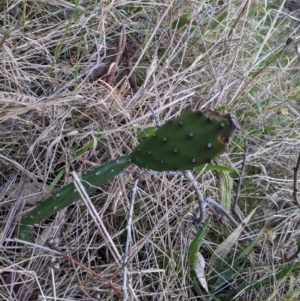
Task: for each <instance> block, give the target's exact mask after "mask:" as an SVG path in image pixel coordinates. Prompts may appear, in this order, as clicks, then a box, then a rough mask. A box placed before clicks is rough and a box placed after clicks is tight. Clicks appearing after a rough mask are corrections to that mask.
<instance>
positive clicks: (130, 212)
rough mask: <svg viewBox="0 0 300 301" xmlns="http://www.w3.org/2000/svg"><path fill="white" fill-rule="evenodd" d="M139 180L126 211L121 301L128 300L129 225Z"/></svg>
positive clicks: (136, 182)
mask: <svg viewBox="0 0 300 301" xmlns="http://www.w3.org/2000/svg"><path fill="white" fill-rule="evenodd" d="M138 181H139V179H136V180H135V182H134V184H133V188H132V196H131V201H130V207H129V210H128V219H127V225H126V230H127V237H126V244H125V252H124V259H123V286H122V290H123V298H122V301H127V300H128V297H129V295H128V292H127V276H128V268H127V264H128V258H129V247H130V244H131V242H132V238H131V224H132V213H133V207H134V202H135V198H136V190H137V184H138Z"/></svg>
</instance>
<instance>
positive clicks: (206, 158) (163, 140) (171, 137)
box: [131, 111, 237, 171]
mask: <svg viewBox="0 0 300 301" xmlns="http://www.w3.org/2000/svg"><path fill="white" fill-rule="evenodd" d="M236 128H237V124H236V122H235V119H234V117H233V116H232V115H230V114H228V115H224V116H223V115H220V114H218V113H216V112H212V111H208V112H206V113H203V112H200V111H197V112H186V113H183V114H182V115H180V116H179V117H177V118H175V119H174V120H171V121H168V122H166V123H165V124H164V125H162V126H161V127H160V128H158V130H157V131H156V132H155V133H154V134H152V136H150V137H148V138H146V139H145V140H144V141H142V142H141V143H140V144H139V145H138V146H137V147H136V148H135V149H134V150H133V152H132V153H131V157H132V162H133V163H135V164H136V165H138V166H139V167H144V168H149V169H153V170H158V171H167V170H188V169H193V168H194V167H196V166H198V165H201V164H205V163H209V162H210V161H211V159H213V158H216V157H217V156H218V155H220V154H221V153H223V152H224V151H225V150H226V149H227V147H228V143H229V141H230V139H231V137H233V135H234V133H235V130H236Z"/></svg>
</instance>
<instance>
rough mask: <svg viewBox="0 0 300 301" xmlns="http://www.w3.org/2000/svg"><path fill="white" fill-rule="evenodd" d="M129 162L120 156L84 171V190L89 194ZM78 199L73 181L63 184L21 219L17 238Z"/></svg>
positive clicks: (129, 161)
mask: <svg viewBox="0 0 300 301" xmlns="http://www.w3.org/2000/svg"><path fill="white" fill-rule="evenodd" d="M130 164H131V157H130V156H125V157H121V158H119V159H117V160H114V161H111V162H109V163H107V164H105V165H102V166H100V167H98V168H96V169H94V170H93V171H90V172H88V173H86V174H85V175H84V176H83V177H82V180H81V182H82V185H83V186H84V188H85V189H86V192H87V193H88V194H90V193H92V192H94V191H95V190H96V189H97V188H98V187H99V186H101V185H102V184H104V183H105V182H106V181H108V180H110V179H112V178H113V177H115V176H117V175H118V174H119V173H121V172H122V171H123V169H124V168H126V167H128V166H129V165H130ZM79 199H80V194H79V193H78V191H77V189H76V188H75V186H74V184H73V183H70V184H68V185H66V186H64V187H63V188H62V189H61V190H60V191H58V192H57V193H56V194H55V195H53V196H50V197H49V198H47V199H46V200H45V201H43V202H42V203H41V204H39V205H38V206H37V207H36V208H34V209H33V210H31V211H30V212H29V213H28V214H27V215H26V216H24V217H23V218H22V219H21V221H20V226H19V229H18V230H17V232H18V233H17V236H18V238H20V239H23V240H29V233H30V228H31V226H33V225H34V224H37V223H39V222H41V221H43V220H45V219H46V218H49V217H50V216H51V215H53V214H55V213H56V212H58V211H59V210H61V209H63V208H65V207H67V206H69V205H71V204H73V203H75V202H77V201H78V200H79Z"/></svg>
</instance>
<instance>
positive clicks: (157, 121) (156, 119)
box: [148, 104, 160, 128]
mask: <svg viewBox="0 0 300 301" xmlns="http://www.w3.org/2000/svg"><path fill="white" fill-rule="evenodd" d="M148 107H149V110H150V111H151V113H152V115H153V117H154V120H155V126H156V127H157V128H159V127H160V122H159V120H158V117H157V115H156V114H155V112H154V110H153V108H152V106H151V105H150V104H148Z"/></svg>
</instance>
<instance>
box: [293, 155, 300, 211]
mask: <svg viewBox="0 0 300 301" xmlns="http://www.w3.org/2000/svg"><path fill="white" fill-rule="evenodd" d="M299 168H300V153H299V156H298V160H297V164H296V166H295V167H294V191H293V197H294V200H295V202H296V204H297V206H298V207H299V208H300V202H299V199H298V172H299Z"/></svg>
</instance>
